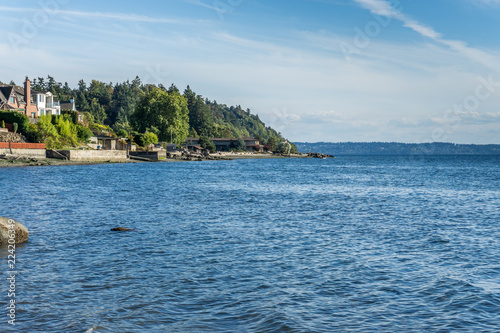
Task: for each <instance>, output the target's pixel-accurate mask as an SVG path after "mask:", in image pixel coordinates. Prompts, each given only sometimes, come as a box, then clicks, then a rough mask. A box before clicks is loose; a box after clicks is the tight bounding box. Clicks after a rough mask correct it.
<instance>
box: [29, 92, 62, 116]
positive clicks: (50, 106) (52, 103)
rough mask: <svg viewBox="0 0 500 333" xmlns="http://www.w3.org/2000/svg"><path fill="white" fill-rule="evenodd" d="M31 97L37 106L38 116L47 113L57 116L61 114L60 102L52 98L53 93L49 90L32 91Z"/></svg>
mask: <svg viewBox="0 0 500 333" xmlns="http://www.w3.org/2000/svg"><path fill="white" fill-rule="evenodd" d="M32 94H33V99H34V101H35V103H36V106H37V107H38V116H39V117H40V116H45V115H48V114H51V115H54V116H59V115H61V103H59V101H56V100H55V99H54V95H53V94H52V93H51V92H50V91H47V92H38V91H33V93H32Z"/></svg>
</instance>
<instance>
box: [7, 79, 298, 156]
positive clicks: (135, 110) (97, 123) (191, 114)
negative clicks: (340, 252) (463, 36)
mask: <svg viewBox="0 0 500 333" xmlns="http://www.w3.org/2000/svg"><path fill="white" fill-rule="evenodd" d="M31 82H32V89H33V90H35V91H40V92H48V91H50V92H51V93H53V94H54V95H55V96H56V99H58V100H60V101H69V100H71V99H74V100H75V104H76V109H77V110H78V111H80V112H81V113H83V114H84V115H85V119H86V121H87V124H88V127H89V128H90V129H91V130H92V131H94V132H95V131H96V130H101V131H102V132H108V133H109V134H111V135H117V136H121V137H129V138H131V139H132V140H134V139H135V141H140V137H141V135H142V136H143V135H144V133H153V134H154V135H155V136H156V137H157V138H158V140H159V141H164V142H170V141H172V142H173V143H176V144H181V143H183V142H184V140H185V138H186V137H188V136H192V137H200V138H201V137H203V138H221V137H232V138H242V137H252V136H253V137H255V138H257V139H259V140H260V142H261V144H264V145H269V146H270V147H271V150H275V149H276V148H277V147H278V146H279V143H280V142H283V141H284V140H285V139H284V138H283V136H282V135H281V134H280V133H279V132H277V131H276V130H274V129H272V128H271V127H266V125H265V124H264V123H263V122H262V121H261V120H260V118H259V116H258V115H254V114H252V113H251V110H250V109H246V110H244V109H243V108H242V107H241V106H240V105H237V106H228V105H225V104H219V103H218V102H217V101H212V100H210V99H208V98H205V97H203V96H202V95H199V94H197V93H195V92H194V91H192V90H191V88H190V87H189V86H187V87H186V88H185V90H184V91H183V92H181V91H180V90H179V89H178V88H177V87H176V86H175V85H174V84H172V85H171V86H170V87H169V88H166V87H165V86H163V85H162V84H159V85H152V84H144V83H142V82H141V79H140V78H139V77H136V78H135V79H134V80H132V81H130V80H127V81H125V82H122V83H115V84H113V83H105V82H101V81H98V80H92V81H91V82H89V83H86V82H85V81H84V80H80V81H79V82H78V87H76V88H71V87H70V86H69V85H68V83H67V82H65V83H64V84H63V83H61V82H58V81H56V80H55V79H54V78H53V77H52V76H50V75H49V76H47V78H43V77H38V78H33V79H31ZM11 83H13V82H11ZM293 150H295V147H293Z"/></svg>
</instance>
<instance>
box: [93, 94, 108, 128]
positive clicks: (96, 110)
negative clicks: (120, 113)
mask: <svg viewBox="0 0 500 333" xmlns="http://www.w3.org/2000/svg"><path fill="white" fill-rule="evenodd" d="M90 114H91V115H92V116H94V119H95V121H96V122H97V123H99V124H103V123H104V120H106V118H107V115H106V111H104V108H103V107H102V106H101V104H99V102H98V101H97V98H92V102H91V103H90Z"/></svg>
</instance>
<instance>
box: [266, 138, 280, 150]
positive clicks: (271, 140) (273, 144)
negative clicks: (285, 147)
mask: <svg viewBox="0 0 500 333" xmlns="http://www.w3.org/2000/svg"><path fill="white" fill-rule="evenodd" d="M267 145H268V146H269V149H270V150H271V151H275V150H276V148H278V141H277V140H276V138H275V137H270V138H269V140H267Z"/></svg>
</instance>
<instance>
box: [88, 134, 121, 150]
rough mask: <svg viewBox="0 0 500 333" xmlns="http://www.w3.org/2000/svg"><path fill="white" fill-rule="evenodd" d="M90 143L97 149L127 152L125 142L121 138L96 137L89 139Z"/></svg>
mask: <svg viewBox="0 0 500 333" xmlns="http://www.w3.org/2000/svg"><path fill="white" fill-rule="evenodd" d="M90 142H93V143H94V145H96V148H97V149H102V150H127V142H126V141H125V140H124V139H122V138H112V137H110V136H97V137H92V138H90ZM89 146H90V145H89ZM91 147H92V146H91Z"/></svg>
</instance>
